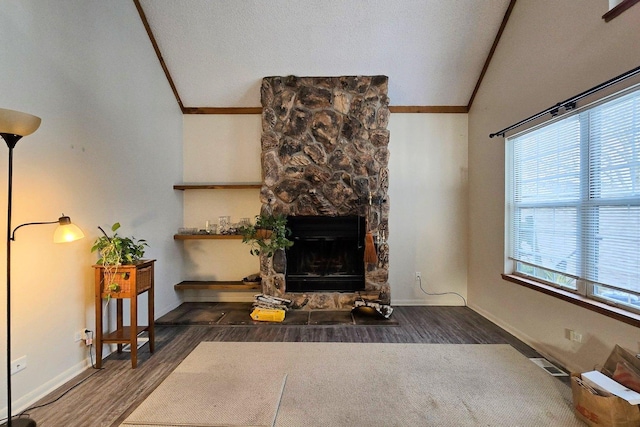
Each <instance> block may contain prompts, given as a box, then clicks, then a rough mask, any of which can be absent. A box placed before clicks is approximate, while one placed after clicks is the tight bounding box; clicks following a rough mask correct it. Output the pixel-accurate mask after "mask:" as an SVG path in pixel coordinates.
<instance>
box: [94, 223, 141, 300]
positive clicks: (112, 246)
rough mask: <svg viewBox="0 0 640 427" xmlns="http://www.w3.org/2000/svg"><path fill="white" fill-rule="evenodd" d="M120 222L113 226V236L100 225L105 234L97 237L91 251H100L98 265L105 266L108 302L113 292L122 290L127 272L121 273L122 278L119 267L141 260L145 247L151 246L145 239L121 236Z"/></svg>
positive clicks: (105, 287) (105, 286) (105, 285)
mask: <svg viewBox="0 0 640 427" xmlns="http://www.w3.org/2000/svg"><path fill="white" fill-rule="evenodd" d="M119 228H120V223H119V222H116V223H115V224H113V225H112V226H111V231H112V232H113V236H111V237H109V236H108V235H107V233H105V231H104V230H103V229H102V227H100V226H98V229H99V230H100V231H102V234H103V236H101V237H99V238H98V239H96V241H95V242H94V243H93V246H92V247H91V252H96V251H97V252H98V255H99V256H100V258H99V259H98V262H97V265H99V266H103V267H104V281H105V283H104V289H105V291H108V292H109V293H108V294H107V302H108V301H109V299H110V296H111V292H115V293H117V292H120V291H121V290H122V289H121V287H122V283H123V280H124V281H126V280H127V279H128V278H127V277H124V276H123V275H125V274H126V273H121V276H123V277H122V278H120V277H118V276H117V275H118V267H120V266H121V265H131V264H135V263H136V262H137V261H140V260H141V259H142V257H143V256H144V252H145V247H147V246H149V245H148V244H147V241H146V240H144V239H140V240H138V239H136V238H135V237H121V236H119V235H118V233H117V230H118V229H119Z"/></svg>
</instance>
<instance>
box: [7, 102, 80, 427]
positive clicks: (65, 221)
mask: <svg viewBox="0 0 640 427" xmlns="http://www.w3.org/2000/svg"><path fill="white" fill-rule="evenodd" d="M39 126H40V118H39V117H36V116H32V115H31V114H27V113H21V112H19V111H13V110H6V109H3V108H0V136H2V139H4V141H5V142H6V143H7V147H9V179H8V192H7V200H8V203H7V422H6V423H3V424H2V425H1V426H0V427H5V426H7V427H35V426H36V422H35V421H34V420H32V419H30V418H16V419H11V416H12V415H11V242H12V241H14V240H15V233H16V231H17V230H18V229H19V228H21V227H24V226H27V225H40V224H59V225H58V228H57V229H56V231H55V233H54V235H53V241H54V242H56V243H62V242H72V241H74V240H77V239H81V238H82V237H84V234H83V233H82V230H80V229H79V228H78V227H77V226H75V225H74V224H72V223H71V219H70V218H69V217H68V216H64V214H63V216H61V217H60V218H58V221H48V222H30V223H27V224H22V225H19V226H17V227H16V228H14V229H13V231H12V229H11V203H12V198H13V197H12V196H13V194H12V192H13V148H14V147H15V146H16V143H17V142H18V141H19V140H20V138H22V137H23V136H27V135H30V134H32V133H33V132H35V131H36V129H38V127H39Z"/></svg>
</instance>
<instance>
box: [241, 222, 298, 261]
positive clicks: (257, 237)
mask: <svg viewBox="0 0 640 427" xmlns="http://www.w3.org/2000/svg"><path fill="white" fill-rule="evenodd" d="M240 234H242V242H243V243H246V244H248V245H249V246H250V247H251V249H249V252H250V253H251V254H252V255H264V256H266V257H272V256H273V254H275V253H276V252H277V251H278V250H280V249H287V248H290V247H291V246H293V242H292V241H291V240H289V239H288V238H287V237H288V236H289V235H290V234H291V230H289V229H288V228H287V217H286V216H284V215H271V214H269V215H265V214H263V215H257V216H256V222H255V224H254V225H247V226H244V227H241V228H240Z"/></svg>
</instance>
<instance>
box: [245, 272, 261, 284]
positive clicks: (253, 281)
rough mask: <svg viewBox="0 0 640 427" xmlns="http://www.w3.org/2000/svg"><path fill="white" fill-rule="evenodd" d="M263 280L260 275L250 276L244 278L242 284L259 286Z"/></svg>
mask: <svg viewBox="0 0 640 427" xmlns="http://www.w3.org/2000/svg"><path fill="white" fill-rule="evenodd" d="M261 280H262V278H261V276H260V273H254V274H250V275H248V276H247V277H244V278H242V283H244V284H245V285H254V284H255V285H257V284H259V283H260V281H261Z"/></svg>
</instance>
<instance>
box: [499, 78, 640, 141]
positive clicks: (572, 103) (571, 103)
mask: <svg viewBox="0 0 640 427" xmlns="http://www.w3.org/2000/svg"><path fill="white" fill-rule="evenodd" d="M638 73H640V67H636V68H634V69H632V70H629V71H627V72H626V73H623V74H620V75H619V76H617V77H614V78H612V79H611V80H607V81H606V82H604V83H600V84H599V85H597V86H594V87H592V88H591V89H589V90H585V91H584V92H582V93H580V94H578V95H575V96H573V97H571V98H569V99H567V100H565V101H562V102H558V103H557V104H556V105H554V106H553V107H549V108H547V109H546V110H543V111H540V112H539V113H537V114H534V115H533V116H531V117H528V118H526V119H524V120H521V121H519V122H518V123H515V124H513V125H511V126H508V127H506V128H504V129H502V130H499V131H498V132H496V133H492V134H489V138H493V137H494V136H502V137H504V134H505V133H507V132H509V131H510V130H512V129H515V128H518V127H520V126H522V125H524V124H526V123H529V122H530V121H533V120H536V119H538V118H540V117H542V116H544V115H545V114H549V113H550V114H551V116H552V117H555V116H557V115H558V113H559V112H560V109H561V108H564V109H565V111H571V110H573V109H574V108H576V102H578V101H579V100H581V99H582V98H586V97H587V96H589V95H592V94H594V93H596V92H598V91H601V90H602V89H606V88H608V87H609V86H613V85H614V84H616V83H619V82H621V81H623V80H625V79H628V78H630V77H633V76H635V75H636V74H638Z"/></svg>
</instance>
